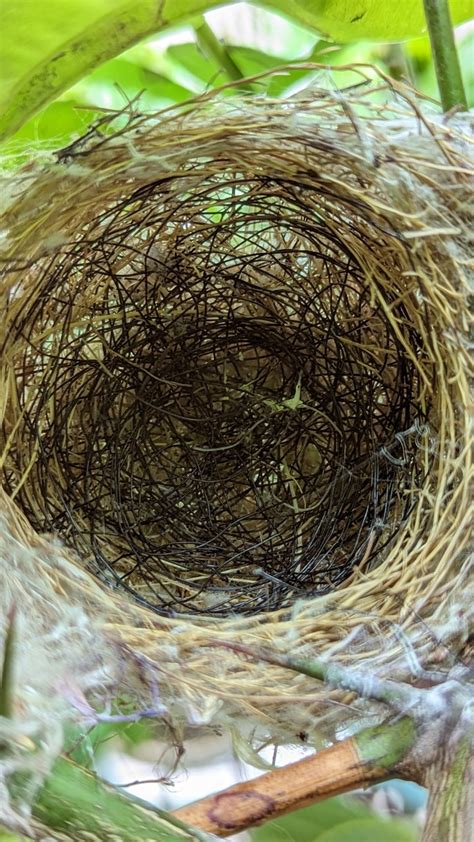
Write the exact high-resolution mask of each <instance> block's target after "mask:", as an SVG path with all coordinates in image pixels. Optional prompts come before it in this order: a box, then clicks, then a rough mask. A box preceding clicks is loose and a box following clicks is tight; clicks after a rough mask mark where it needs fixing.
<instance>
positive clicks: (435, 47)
mask: <svg viewBox="0 0 474 842" xmlns="http://www.w3.org/2000/svg"><path fill="white" fill-rule="evenodd" d="M423 3H424V7H425V16H426V22H427V24H428V32H429V36H430V42H431V52H432V55H433V61H434V65H435V70H436V77H437V80H438V87H439V93H440V97H441V103H442V106H443V110H444V111H449V110H450V109H451V108H454V106H460V107H461V109H462V110H463V111H467V100H466V94H465V91H464V86H463V82H462V76H461V68H460V66H459V59H458V54H457V51H456V44H455V43H454V32H453V26H452V23H451V15H450V13H449V5H448V0H423Z"/></svg>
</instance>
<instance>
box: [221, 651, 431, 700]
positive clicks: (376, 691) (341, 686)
mask: <svg viewBox="0 0 474 842" xmlns="http://www.w3.org/2000/svg"><path fill="white" fill-rule="evenodd" d="M207 645H209V646H216V647H222V648H224V649H231V650H232V651H234V652H236V653H240V654H242V655H246V656H247V657H249V658H252V659H253V660H255V661H265V662H266V663H267V664H274V665H275V666H279V667H283V668H284V669H290V670H293V671H294V672H299V673H302V674H303V675H308V676H310V678H315V679H317V680H318V681H324V682H325V683H326V684H328V685H329V686H330V687H333V688H335V689H338V690H351V691H352V692H353V693H357V695H358V696H361V697H362V698H366V699H373V700H374V701H377V702H382V703H383V704H386V705H388V706H389V707H390V708H392V709H393V710H395V711H397V712H400V713H401V712H403V713H405V712H406V711H407V710H408V709H409V708H411V707H413V706H414V705H415V704H416V702H417V701H418V699H419V691H418V690H417V689H416V688H414V687H411V686H410V685H408V684H401V683H399V682H395V681H387V680H383V679H380V678H376V677H375V676H372V675H369V674H368V673H367V672H366V671H362V670H357V669H353V668H349V667H344V666H340V665H339V664H334V663H333V662H327V661H318V660H311V661H310V660H303V659H299V658H291V657H290V656H288V655H279V654H276V653H275V652H272V651H270V650H267V649H264V648H261V647H260V648H252V647H250V646H245V645H244V644H241V643H228V642H226V641H220V640H212V641H209V642H208V644H207Z"/></svg>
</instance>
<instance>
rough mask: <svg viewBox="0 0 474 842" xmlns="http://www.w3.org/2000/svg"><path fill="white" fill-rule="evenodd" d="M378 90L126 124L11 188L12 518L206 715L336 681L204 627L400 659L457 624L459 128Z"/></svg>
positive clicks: (464, 182)
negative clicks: (300, 671)
mask: <svg viewBox="0 0 474 842" xmlns="http://www.w3.org/2000/svg"><path fill="white" fill-rule="evenodd" d="M373 87H374V86H371V85H370V84H367V83H366V84H365V85H362V86H361V87H358V88H356V89H354V90H351V91H347V92H346V93H345V94H344V95H343V96H342V95H341V94H339V93H334V92H331V91H328V90H317V89H315V90H311V92H310V93H308V92H306V93H305V94H304V95H300V96H297V97H294V98H292V99H289V100H285V101H283V102H273V101H271V102H270V101H264V100H258V99H256V100H255V99H254V100H252V99H242V100H238V101H236V102H226V103H224V102H222V101H221V102H214V101H213V97H212V96H204V97H201V98H199V99H197V100H196V101H194V102H193V103H190V104H187V105H185V106H183V107H181V108H179V109H172V110H169V111H166V112H163V113H162V114H160V115H158V117H157V118H144V117H140V116H138V115H133V114H130V115H129V118H128V123H127V126H126V127H125V128H122V129H120V130H117V131H116V132H115V133H113V132H112V133H111V132H110V131H109V128H108V127H107V125H106V123H104V124H103V125H102V127H99V128H97V127H96V128H95V129H94V130H92V131H91V132H90V133H89V134H88V135H87V136H86V137H85V138H83V139H81V140H80V141H77V142H76V143H74V144H72V145H71V146H70V147H68V148H67V149H64V150H61V152H59V153H57V154H56V155H55V156H53V157H52V158H51V159H49V160H48V159H47V158H46V160H45V161H43V162H41V163H39V164H37V165H35V166H33V167H31V166H27V167H26V168H24V170H21V171H20V172H19V173H17V175H16V176H15V177H14V190H13V199H12V200H11V202H10V205H9V207H8V208H7V212H6V221H7V228H8V237H7V246H6V249H5V252H4V256H5V272H4V276H3V282H2V283H3V289H2V299H1V308H2V321H1V327H0V330H1V361H2V377H3V395H4V399H3V404H2V410H3V415H2V427H1V435H2V450H1V452H2V461H1V465H2V485H3V488H4V491H5V493H6V498H5V499H6V500H7V502H6V503H5V507H7V506H8V507H9V511H10V513H11V511H13V512H14V514H13V518H14V519H15V518H17V521H18V522H20V521H21V523H22V524H25V520H24V518H26V520H27V521H28V524H29V526H23V527H22V529H23V532H22V534H23V535H24V538H23V540H24V543H25V544H26V545H28V543H34V542H35V541H38V540H41V539H37V538H33V537H32V535H33V533H32V532H31V530H34V532H36V533H40V534H44V533H47V534H53V535H58V536H59V537H60V538H61V541H62V542H63V545H64V553H65V555H66V557H67V558H69V559H70V560H71V565H72V566H73V565H74V564H80V565H82V566H83V567H84V568H85V569H86V570H87V571H88V572H89V573H90V574H91V578H90V580H88V581H90V589H91V590H90V598H88V596H87V589H86V591H83V590H82V591H81V596H80V601H81V603H82V604H83V605H84V607H85V608H86V610H87V609H88V605H89V608H90V610H91V611H92V610H94V612H95V611H96V607H97V604H100V601H101V599H102V597H101V595H100V594H103V604H102V612H103V616H102V618H101V620H100V622H101V623H102V625H103V627H104V628H105V629H106V630H107V634H108V635H109V636H112V637H113V638H114V639H115V640H118V641H121V642H122V643H126V644H127V646H129V647H131V648H132V649H133V651H139V652H140V653H141V655H144V656H146V658H147V659H148V660H149V663H156V661H157V654H156V653H157V651H159V652H160V667H159V669H160V670H161V680H162V681H163V683H164V685H165V686H166V690H165V691H164V692H165V696H166V695H168V697H170V696H171V697H172V698H173V699H174V700H178V702H179V703H180V704H181V705H184V707H185V708H186V709H187V710H188V713H189V710H190V709H191V708H192V709H193V710H195V709H196V707H199V709H200V710H201V714H200V716H201V715H202V716H208V718H210V719H211V720H212V719H213V718H215V716H216V715H217V714H216V713H215V711H217V710H218V709H221V710H222V709H224V710H228V711H230V710H231V709H232V710H233V712H234V713H235V711H236V710H238V711H239V712H240V713H244V714H245V715H247V716H250V717H251V718H252V717H255V716H257V717H258V718H262V717H263V719H264V720H265V721H267V723H268V721H269V719H271V718H272V716H274V717H276V718H277V719H280V722H283V721H286V722H287V724H286V726H284V730H285V729H286V731H288V728H291V727H293V726H289V725H288V716H287V712H286V714H285V713H284V711H285V710H287V706H288V704H290V705H295V704H297V705H298V706H299V708H300V709H301V710H304V711H305V713H304V715H303V714H302V716H301V721H303V720H304V721H305V722H306V720H308V719H309V718H310V710H311V705H312V703H313V702H316V703H317V704H318V705H319V706H321V705H322V704H323V703H324V699H326V700H329V701H330V700H333V696H331V695H330V694H328V691H327V690H325V689H324V688H319V689H318V688H316V690H315V689H314V685H313V684H311V685H310V684H308V680H307V679H305V678H303V677H296V678H295V677H294V676H288V675H287V674H286V673H285V672H284V671H277V670H276V669H275V668H274V667H270V666H267V667H264V666H262V665H261V664H259V665H255V664H252V663H250V662H242V661H241V660H238V659H237V657H236V656H235V655H234V654H233V653H231V652H229V653H224V654H223V655H220V656H219V659H218V661H219V662H218V663H216V658H215V653H214V652H213V651H212V650H208V649H207V648H206V643H207V642H208V641H209V638H210V637H216V636H218V637H219V638H220V639H221V640H224V641H235V640H236V639H239V640H244V641H246V642H247V643H252V644H261V643H264V644H265V645H267V646H268V645H269V646H273V647H275V648H277V649H280V650H281V649H283V650H284V651H288V650H290V649H291V650H292V651H293V652H294V651H295V650H297V651H301V652H304V653H305V654H308V653H310V654H313V655H316V654H317V655H318V656H319V657H320V656H321V655H322V656H325V655H326V656H328V657H329V656H330V655H332V654H334V653H335V652H337V653H338V655H337V657H338V658H339V659H340V660H343V661H344V662H346V663H352V662H358V663H363V662H365V661H366V659H367V660H368V659H370V663H371V668H372V669H374V670H378V669H380V670H382V671H386V670H387V669H388V668H390V669H394V667H395V668H396V670H397V671H398V674H399V675H403V676H404V677H407V676H408V677H409V674H410V669H411V667H410V663H409V661H410V659H409V658H407V651H408V650H409V651H410V652H411V653H412V654H413V657H412V658H411V664H412V665H413V658H414V659H415V660H416V662H417V663H418V662H423V663H424V664H425V665H427V664H428V665H429V663H430V662H431V661H433V660H438V661H439V659H440V658H441V659H442V660H443V661H446V662H451V661H452V659H453V658H455V657H456V656H457V654H458V652H459V651H460V649H461V648H462V646H463V644H464V642H465V637H466V633H467V632H466V627H465V624H464V622H462V619H463V617H464V611H465V603H464V602H463V596H464V598H465V597H466V583H467V576H468V566H467V555H468V538H469V535H468V522H469V496H468V489H469V480H470V471H471V463H470V451H469V418H468V401H469V391H468V381H467V344H466V339H465V337H466V331H467V312H468V311H467V304H466V272H467V256H468V251H469V244H468V242H467V238H468V231H469V227H470V222H471V221H472V220H470V218H469V198H468V196H469V192H468V191H469V177H470V174H471V175H472V170H471V171H469V166H468V163H469V154H468V142H467V137H466V132H465V128H466V126H465V124H464V123H463V119H462V118H460V117H458V118H455V119H454V120H452V121H451V122H447V123H444V122H443V121H442V119H441V118H440V117H439V116H437V115H436V113H435V111H434V110H432V111H431V113H428V111H427V110H426V109H425V107H424V106H423V107H421V106H419V105H417V104H415V103H414V101H412V100H411V99H410V95H409V93H408V92H407V91H405V90H404V89H402V88H398V89H397V92H396V93H395V92H394V91H393V89H389V88H388V87H387V90H386V91H385V93H384V95H382V94H381V87H380V85H378V86H375V87H376V91H375V93H374V90H373ZM12 506H13V508H12ZM14 507H17V509H15V508H14ZM15 511H16V512H17V514H15ZM20 513H21V515H20ZM9 516H10V517H11V515H9ZM46 543H47V540H46ZM72 566H71V570H72V569H73V567H72ZM58 575H59V574H58V573H54V572H51V571H49V572H48V571H47V570H46V563H45V581H48V582H49V583H50V585H49V586H50V587H51V588H53V587H54V580H55V576H56V578H57V576H58ZM71 576H72V578H74V574H71ZM60 577H62V578H61V581H63V579H64V580H67V575H66V574H65V573H64V571H63V572H61V574H60ZM94 577H95V578H96V579H97V578H98V579H99V580H100V581H101V582H102V584H103V586H104V590H103V591H100V590H99V589H97V587H96V585H95V584H94ZM74 598H78V597H77V595H76V596H75V597H74ZM92 606H93V609H92ZM441 644H442V645H441ZM440 646H441V648H440ZM440 652H441V655H440ZM183 663H186V675H185V676H183V674H182V670H181V666H182V664H183ZM270 673H271V675H270ZM274 676H277V677H278V680H277V681H276V682H275V679H274ZM216 700H217V703H216V704H214V703H215V702H216ZM223 702H224V703H225V704H224V707H223V708H222V703H223ZM268 705H270V709H271V711H272V712H271V713H269V712H268ZM203 710H206V711H207V713H206V714H203V713H202V711H203ZM209 711H212V712H211V713H210V712H209ZM278 712H280V713H278ZM313 713H314V709H313ZM188 718H189V717H188ZM295 721H296V722H299V717H298V716H297V715H296V714H295V713H294V712H293V714H292V719H291V722H295Z"/></svg>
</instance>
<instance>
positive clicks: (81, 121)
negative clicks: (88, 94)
mask: <svg viewBox="0 0 474 842" xmlns="http://www.w3.org/2000/svg"><path fill="white" fill-rule="evenodd" d="M98 116H99V114H98V112H97V111H94V110H93V109H90V108H78V107H77V104H76V103H75V102H71V101H69V100H62V101H59V102H52V103H51V105H48V106H47V107H46V108H44V109H43V111H41V113H40V114H38V115H37V116H35V117H32V118H31V120H28V121H27V122H26V123H25V125H24V126H22V128H21V129H20V130H19V131H18V132H16V134H14V135H13V137H12V138H10V139H9V141H8V149H7V150H6V151H9V149H10V148H11V149H12V151H15V148H16V147H17V146H18V147H19V148H20V149H23V150H25V152H24V154H25V155H27V154H28V147H30V146H33V145H34V146H35V147H37V146H38V145H40V146H41V147H42V148H43V149H58V148H59V147H61V146H66V145H67V144H68V143H70V142H71V141H72V140H73V139H74V138H76V137H80V136H81V135H82V134H84V132H85V131H86V130H87V127H88V126H89V125H90V124H91V122H93V120H94V119H96V117H98Z"/></svg>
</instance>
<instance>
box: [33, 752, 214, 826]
mask: <svg viewBox="0 0 474 842" xmlns="http://www.w3.org/2000/svg"><path fill="white" fill-rule="evenodd" d="M33 816H34V817H35V818H36V819H38V820H39V821H40V822H42V823H43V824H44V825H45V826H46V827H47V828H48V829H50V830H51V831H57V832H58V833H64V834H66V836H67V837H68V838H69V837H70V838H71V839H74V840H75V842H89V840H92V839H97V840H102V842H112V840H114V842H141V840H143V842H149V840H151V839H155V840H156V842H198V840H209V842H210V838H209V836H208V835H207V834H205V833H203V832H202V831H199V830H194V829H191V828H187V827H186V826H185V825H184V824H183V823H182V822H180V821H178V819H175V818H174V816H170V815H169V814H168V813H165V812H164V811H163V810H158V809H157V808H151V807H150V808H149V807H148V806H147V805H146V804H145V803H144V802H143V801H140V800H139V799H138V798H133V797H132V796H130V795H124V794H123V793H121V792H119V791H118V790H117V789H114V787H111V786H109V785H107V784H105V783H103V782H102V781H100V780H99V779H98V778H97V777H96V776H95V775H92V774H90V772H87V771H85V770H84V769H82V768H81V767H80V766H77V765H75V764H74V763H72V762H71V761H69V760H66V759H65V758H59V759H58V760H57V761H56V763H55V765H54V767H53V770H52V772H51V774H50V776H49V778H48V779H47V781H46V783H45V784H44V786H43V788H42V789H41V790H40V792H39V795H38V798H37V801H36V803H35V804H34V805H33Z"/></svg>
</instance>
